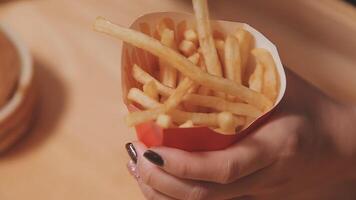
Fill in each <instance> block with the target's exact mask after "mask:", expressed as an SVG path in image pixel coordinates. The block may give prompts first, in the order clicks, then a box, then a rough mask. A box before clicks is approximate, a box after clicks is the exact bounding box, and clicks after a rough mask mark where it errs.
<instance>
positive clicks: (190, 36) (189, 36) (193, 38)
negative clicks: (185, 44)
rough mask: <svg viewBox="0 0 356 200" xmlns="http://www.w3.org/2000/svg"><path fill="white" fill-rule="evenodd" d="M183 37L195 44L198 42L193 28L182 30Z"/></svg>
mask: <svg viewBox="0 0 356 200" xmlns="http://www.w3.org/2000/svg"><path fill="white" fill-rule="evenodd" d="M184 39H185V40H188V41H191V42H193V43H194V44H195V45H196V46H198V44H199V38H198V35H197V33H196V32H195V31H194V30H193V29H187V30H185V31H184Z"/></svg>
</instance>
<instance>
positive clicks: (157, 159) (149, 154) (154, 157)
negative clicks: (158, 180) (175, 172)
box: [143, 150, 164, 167]
mask: <svg viewBox="0 0 356 200" xmlns="http://www.w3.org/2000/svg"><path fill="white" fill-rule="evenodd" d="M143 156H144V157H145V158H147V160H149V161H150V162H151V163H153V164H155V165H158V166H160V167H162V166H163V165H164V161H163V159H162V157H161V156H160V155H159V154H158V153H156V152H154V151H151V150H147V151H146V152H145V153H144V154H143Z"/></svg>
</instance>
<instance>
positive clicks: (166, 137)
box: [121, 12, 286, 151]
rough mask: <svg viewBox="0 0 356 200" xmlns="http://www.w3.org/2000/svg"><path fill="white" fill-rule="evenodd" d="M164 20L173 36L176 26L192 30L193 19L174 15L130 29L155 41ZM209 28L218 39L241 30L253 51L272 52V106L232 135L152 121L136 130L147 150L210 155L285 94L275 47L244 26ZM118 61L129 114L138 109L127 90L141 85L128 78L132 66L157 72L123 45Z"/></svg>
mask: <svg viewBox="0 0 356 200" xmlns="http://www.w3.org/2000/svg"><path fill="white" fill-rule="evenodd" d="M164 18H169V19H172V20H173V21H174V24H175V27H176V32H177V31H179V30H178V29H180V28H181V27H179V26H184V24H187V27H192V28H193V27H195V25H194V24H195V17H194V16H193V15H189V14H182V13H174V12H158V13H149V14H146V15H143V16H141V17H139V18H138V19H136V20H135V21H134V23H133V24H132V25H131V26H130V28H132V29H135V30H139V31H141V32H144V33H146V34H149V35H151V36H152V37H156V35H157V34H156V33H155V30H156V25H157V24H158V23H159V21H161V20H162V19H164ZM211 26H212V29H213V31H214V32H215V33H214V34H215V35H216V36H217V37H219V35H221V36H223V35H226V34H228V33H233V32H234V31H236V29H237V28H243V29H245V30H247V31H249V32H250V33H251V34H252V35H253V36H254V38H255V47H256V48H264V49H267V50H268V51H269V52H271V54H272V56H273V58H274V61H275V63H276V66H277V73H278V76H279V82H280V87H279V95H278V97H277V100H276V101H275V103H274V106H273V107H272V108H271V109H270V110H269V111H268V112H265V113H264V114H263V115H262V116H260V117H259V118H257V119H256V120H255V121H253V122H252V123H251V124H250V125H249V126H247V127H246V128H244V129H243V130H241V131H240V132H239V133H237V134H235V135H224V134H221V133H219V132H216V131H214V130H213V129H211V128H209V127H193V128H168V129H162V128H161V127H159V126H158V125H156V123H155V122H153V121H149V122H146V123H142V124H139V125H137V126H136V127H135V128H136V133H137V137H138V139H139V140H140V141H141V142H143V143H144V144H145V145H147V146H148V147H152V146H167V147H173V148H178V149H182V150H186V151H213V150H220V149H224V148H226V147H228V146H230V145H231V144H233V143H235V142H237V141H238V140H240V139H241V138H242V137H244V136H246V135H247V134H248V133H250V132H251V131H252V130H254V129H255V128H256V127H257V126H258V125H260V124H261V123H263V122H264V121H265V120H266V118H267V117H268V116H269V115H270V114H271V112H272V111H273V110H275V108H276V106H277V105H278V104H279V103H280V101H281V100H282V98H283V96H284V93H285V90H286V76H285V72H284V69H283V65H282V62H281V59H280V57H279V54H278V51H277V48H276V46H275V45H274V44H273V43H272V42H271V41H269V40H268V39H267V38H266V37H265V36H264V35H262V34H261V33H260V32H258V31H257V30H256V29H254V28H252V27H251V26H249V25H247V24H244V23H239V22H230V21H220V20H212V21H211ZM215 30H218V31H215ZM178 40H179V38H178ZM121 61H122V65H121V69H122V71H121V73H122V88H123V99H124V103H125V104H126V105H127V107H128V110H129V111H130V112H132V111H135V110H138V108H136V107H135V106H134V105H132V104H130V101H129V100H128V99H127V98H126V97H127V94H128V91H129V90H130V88H133V87H139V88H140V84H139V83H137V82H136V81H135V80H134V79H133V77H132V75H131V74H132V73H131V69H132V66H133V64H135V63H136V64H138V65H140V66H141V67H142V68H143V69H144V70H145V71H147V72H149V73H150V74H153V75H155V74H157V72H158V64H157V58H156V57H154V56H153V55H151V54H149V53H148V52H146V51H144V50H142V49H138V48H135V47H133V46H131V45H129V44H127V43H124V45H123V48H122V59H121ZM247 70H248V69H247Z"/></svg>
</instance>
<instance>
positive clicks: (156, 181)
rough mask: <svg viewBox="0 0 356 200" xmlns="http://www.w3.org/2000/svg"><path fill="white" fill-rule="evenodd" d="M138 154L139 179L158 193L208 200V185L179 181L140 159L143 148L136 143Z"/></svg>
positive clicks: (178, 197) (195, 199)
mask: <svg viewBox="0 0 356 200" xmlns="http://www.w3.org/2000/svg"><path fill="white" fill-rule="evenodd" d="M134 145H135V146H136V149H137V152H138V154H139V158H138V163H137V171H138V173H139V175H140V176H139V179H140V180H141V181H142V182H143V183H144V184H146V185H148V186H150V187H152V188H153V189H155V190H156V191H159V192H160V193H162V194H165V195H167V196H169V197H172V198H176V199H184V200H186V199H187V200H190V199H191V200H193V199H194V200H199V199H207V197H208V196H209V195H210V194H209V191H210V190H209V188H208V187H207V185H206V184H203V183H201V182H198V181H190V180H183V179H179V178H177V177H175V176H171V175H169V174H167V173H166V172H165V171H163V170H162V169H160V168H158V167H157V166H156V165H153V164H152V163H151V162H150V161H148V160H147V159H142V158H141V157H140V155H142V154H140V152H142V149H141V148H142V147H141V145H140V144H139V143H134Z"/></svg>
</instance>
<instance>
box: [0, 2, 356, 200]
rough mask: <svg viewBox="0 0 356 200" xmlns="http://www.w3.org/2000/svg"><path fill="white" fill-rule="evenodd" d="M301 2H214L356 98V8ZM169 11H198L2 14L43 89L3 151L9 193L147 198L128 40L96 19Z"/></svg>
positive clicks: (16, 199)
mask: <svg viewBox="0 0 356 200" xmlns="http://www.w3.org/2000/svg"><path fill="white" fill-rule="evenodd" d="M98 2H100V3H98ZM293 2H294V3H293V4H292V3H291V2H289V1H283V0H271V1H262V0H254V1H242V0H239V1H237V0H236V1H231V0H230V1H229V0H221V1H214V2H213V1H212V2H211V4H212V5H211V8H213V16H214V18H219V19H227V20H236V21H245V22H247V23H249V24H251V25H253V26H255V27H256V28H257V29H259V30H261V31H262V32H263V33H265V34H266V35H267V36H268V37H270V38H271V39H272V40H273V41H274V42H275V43H276V44H277V45H278V46H279V49H280V52H281V55H282V60H283V61H284V62H285V63H286V65H287V66H288V67H289V68H290V69H292V70H293V71H296V72H297V73H298V74H301V75H302V76H303V77H304V78H305V79H307V80H309V81H310V82H312V83H313V84H315V85H317V86H319V87H320V88H321V89H323V90H324V91H327V92H328V93H329V94H332V95H334V96H335V97H338V98H340V99H343V100H346V101H353V102H356V91H355V90H356V79H355V78H354V76H355V74H356V65H355V64H356V55H355V54H356V53H355V52H356V51H354V49H355V47H356V37H352V36H354V35H355V33H356V25H355V24H354V20H355V19H356V14H355V11H354V10H353V9H352V8H351V7H349V6H346V5H344V4H343V3H341V2H339V1H332V0H323V1H309V0H296V1H293ZM320 2H322V3H320ZM291 4H292V5H291ZM291 7H293V9H291ZM169 10H172V11H182V12H191V11H192V9H191V3H190V1H188V0H180V1H177V0H132V1H124V0H102V1H96V0H75V1H73V0H61V1H56V0H46V1H35V0H33V1H9V2H7V3H4V4H2V5H1V4H0V20H1V21H2V22H5V23H7V24H9V25H10V26H11V27H12V28H13V29H15V30H16V31H17V32H18V33H19V35H20V36H21V37H22V39H23V40H24V41H25V42H26V43H27V45H28V46H29V48H30V49H31V51H32V54H33V57H34V60H35V68H36V74H37V80H38V85H39V88H40V101H39V106H38V109H37V113H36V115H37V118H36V122H35V123H34V126H33V129H32V131H31V133H29V134H28V135H27V137H26V138H24V139H23V140H22V141H20V142H19V143H18V144H17V145H16V146H15V148H13V149H12V150H11V151H10V152H8V153H7V154H6V155H4V156H2V157H1V158H0V199H1V200H23V199H34V200H35V199H36V200H42V199H43V200H62V199H83V200H84V199H85V200H91V199H93V200H98V199H110V200H112V199H130V200H131V199H132V200H134V199H142V198H143V197H142V195H141V194H140V192H139V190H138V188H137V187H136V184H135V181H134V180H133V179H132V178H131V177H130V176H129V174H128V172H127V171H126V166H125V165H126V162H127V161H128V156H127V155H126V152H125V149H124V144H125V143H126V142H127V141H130V140H133V139H134V138H135V137H134V133H133V131H132V130H130V129H128V128H127V127H126V126H125V125H124V124H123V121H122V117H123V116H124V114H125V113H126V109H125V108H124V106H123V104H122V103H121V91H120V88H121V87H120V49H121V42H119V41H115V40H113V39H111V38H108V37H104V36H103V35H101V34H97V33H95V32H93V31H92V29H91V23H92V21H93V20H94V19H95V17H96V16H98V15H103V16H106V17H107V18H109V19H111V20H113V21H115V22H117V23H120V24H123V25H129V24H130V22H132V21H133V20H134V19H135V18H136V17H138V16H139V15H141V14H143V13H147V12H154V11H169Z"/></svg>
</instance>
